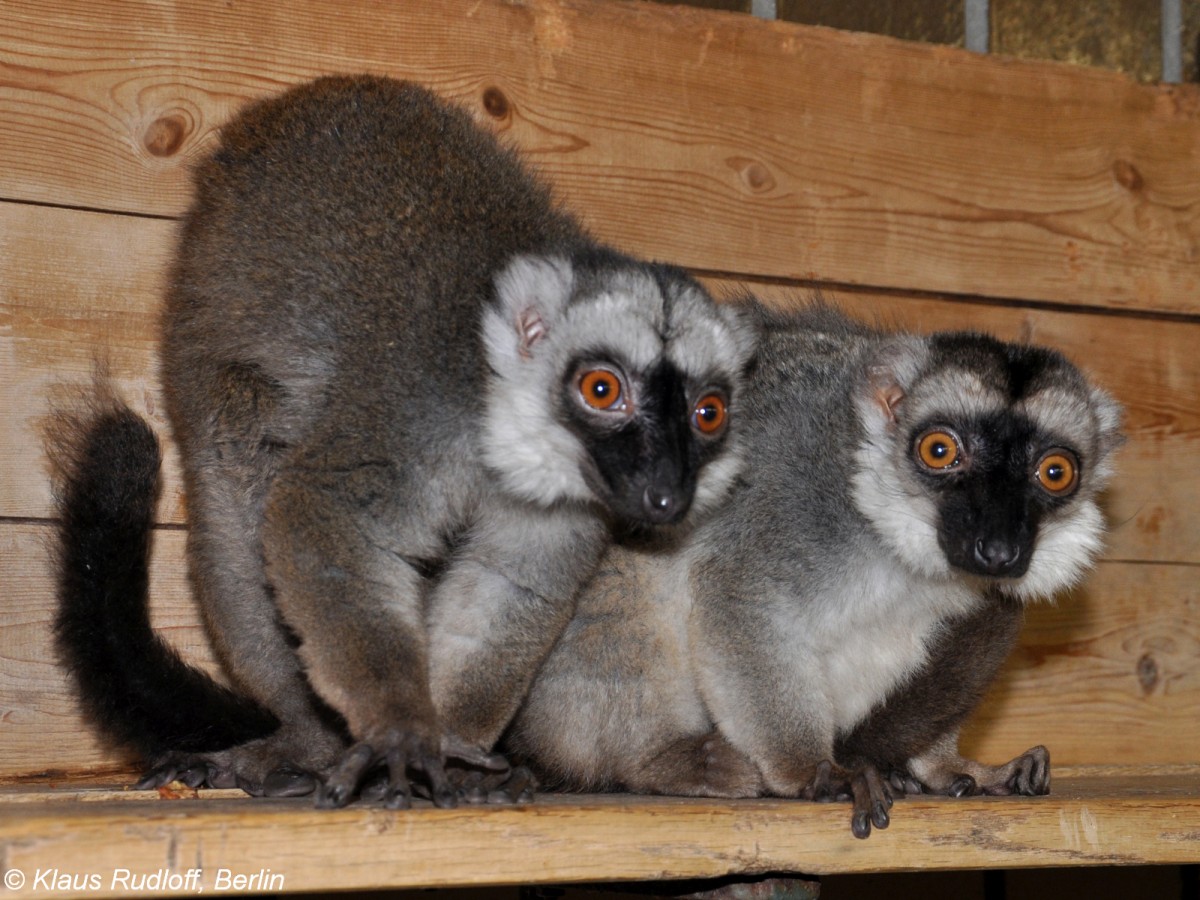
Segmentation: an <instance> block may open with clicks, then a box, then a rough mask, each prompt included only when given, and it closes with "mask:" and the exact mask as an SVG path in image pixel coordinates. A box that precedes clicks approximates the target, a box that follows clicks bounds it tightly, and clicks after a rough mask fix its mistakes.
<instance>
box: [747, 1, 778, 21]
mask: <svg viewBox="0 0 1200 900" xmlns="http://www.w3.org/2000/svg"><path fill="white" fill-rule="evenodd" d="M744 8H745V7H743V9H744ZM750 12H751V13H752V14H754V15H756V16H758V17H759V18H760V19H774V18H776V17H777V16H778V13H777V12H776V10H775V0H750Z"/></svg>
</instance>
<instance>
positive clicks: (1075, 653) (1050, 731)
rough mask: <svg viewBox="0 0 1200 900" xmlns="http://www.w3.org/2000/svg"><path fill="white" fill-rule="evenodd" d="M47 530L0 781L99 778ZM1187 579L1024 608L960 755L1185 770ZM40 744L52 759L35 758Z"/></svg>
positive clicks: (25, 611)
mask: <svg viewBox="0 0 1200 900" xmlns="http://www.w3.org/2000/svg"><path fill="white" fill-rule="evenodd" d="M49 531H50V528H49V526H46V525H34V524H4V523H0V596H4V597H5V598H6V602H5V603H4V604H3V605H2V606H0V698H2V699H0V704H2V705H3V706H4V707H5V710H4V711H3V712H0V721H4V722H5V731H4V754H3V756H0V775H9V776H11V775H20V774H25V773H29V772H36V771H40V770H42V769H45V768H54V769H57V770H62V771H66V772H71V771H81V770H86V769H90V768H109V767H111V766H113V765H114V764H116V763H118V762H120V761H121V760H120V757H119V756H115V755H113V754H111V753H106V752H104V751H103V749H102V748H100V747H99V746H98V745H97V744H96V743H95V741H94V740H92V739H91V737H90V735H91V732H90V730H89V729H88V727H87V726H86V725H85V724H84V723H83V722H82V721H81V720H80V718H79V714H78V711H77V709H76V705H75V702H74V699H73V696H72V693H71V689H70V688H69V687H68V685H67V682H66V677H65V674H64V672H63V671H62V670H61V669H60V668H59V667H58V666H56V665H55V664H54V654H53V651H52V647H51V642H50V633H51V624H50V620H51V611H52V609H53V607H54V595H53V583H52V581H51V579H50V575H49V572H48V570H47V567H46V565H45V563H44V559H45V547H46V542H47V540H48V539H49ZM183 540H184V535H183V532H182V531H180V530H160V531H159V532H158V533H157V535H156V544H155V550H154V567H153V571H152V586H151V594H152V597H153V611H154V620H155V622H156V625H157V626H158V627H159V628H160V629H161V630H162V632H163V634H164V636H165V637H167V639H168V640H170V641H171V642H172V643H173V644H176V645H177V646H179V647H180V648H181V650H182V651H184V652H185V654H186V655H187V656H188V657H189V658H195V659H197V660H198V661H200V662H201V663H202V664H203V665H205V667H207V668H209V669H210V670H211V667H212V658H211V655H210V653H209V651H208V648H207V643H206V640H205V637H204V634H203V631H202V629H201V627H200V625H199V622H198V619H197V616H196V611H195V609H194V607H193V604H192V602H191V599H190V595H189V594H188V589H187V580H186V578H185V577H184V574H183V572H184V562H183ZM1195 571H1196V570H1195V568H1194V567H1192V566H1167V565H1149V564H1144V565H1142V564H1130V563H1103V564H1101V566H1100V567H1099V569H1098V571H1097V572H1096V573H1095V574H1094V575H1093V577H1092V578H1091V579H1090V580H1089V581H1088V582H1087V585H1086V587H1085V588H1084V589H1082V590H1080V591H1078V592H1076V593H1075V594H1074V595H1072V596H1071V597H1069V598H1066V599H1064V600H1062V601H1061V602H1060V603H1059V604H1058V605H1056V606H1049V605H1040V606H1037V607H1034V608H1033V609H1031V611H1030V614H1029V617H1028V622H1027V624H1026V627H1025V630H1024V632H1023V634H1022V638H1021V643H1020V647H1019V649H1018V650H1017V652H1016V654H1015V655H1014V656H1013V658H1012V660H1011V661H1010V663H1009V665H1008V666H1007V668H1006V669H1005V670H1004V673H1003V676H1002V678H1001V679H1000V680H999V682H998V683H997V684H996V686H995V688H994V689H993V691H992V692H991V694H990V695H989V698H988V700H987V702H986V704H985V706H984V708H983V709H982V710H981V712H980V713H979V714H978V715H977V716H976V718H975V720H974V721H973V722H972V723H971V725H970V727H969V728H968V731H967V734H966V738H965V740H964V749H965V750H966V751H967V752H969V753H970V754H971V755H973V756H975V757H977V758H979V759H981V760H983V761H985V762H991V763H1000V762H1004V761H1006V760H1008V759H1009V758H1011V757H1013V756H1016V755H1017V754H1019V753H1021V752H1023V751H1025V750H1026V749H1028V748H1029V747H1031V746H1033V745H1035V744H1046V745H1047V746H1048V747H1049V748H1050V751H1051V756H1052V759H1053V760H1054V762H1055V763H1056V764H1057V763H1064V764H1080V763H1084V764H1099V763H1122V764H1132V763H1137V764H1143V763H1190V762H1194V761H1195V759H1196V746H1197V744H1198V743H1200V672H1198V671H1197V666H1196V660H1197V659H1200V619H1198V618H1197V617H1196V615H1195V609H1196V608H1197V606H1198V605H1200V588H1198V587H1197V586H1196V579H1195ZM51 746H52V747H54V748H55V750H54V752H53V754H50V753H48V752H47V748H48V747H51Z"/></svg>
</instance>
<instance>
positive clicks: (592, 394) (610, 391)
mask: <svg viewBox="0 0 1200 900" xmlns="http://www.w3.org/2000/svg"><path fill="white" fill-rule="evenodd" d="M579 396H581V397H582V398H583V402H584V403H586V404H587V405H588V406H590V407H591V408H592V409H612V408H613V407H614V406H615V405H616V403H617V401H618V400H620V399H621V379H620V378H618V377H617V375H616V373H615V372H610V371H609V370H608V369H592V370H590V371H587V372H584V373H583V375H581V376H580V378H579Z"/></svg>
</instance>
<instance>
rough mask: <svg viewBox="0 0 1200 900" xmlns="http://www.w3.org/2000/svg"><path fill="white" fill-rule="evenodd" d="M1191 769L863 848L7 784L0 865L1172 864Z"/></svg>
mask: <svg viewBox="0 0 1200 900" xmlns="http://www.w3.org/2000/svg"><path fill="white" fill-rule="evenodd" d="M1198 774H1200V772H1198V771H1197V770H1196V769H1194V768H1191V769H1187V770H1174V771H1171V770H1168V771H1166V772H1158V771H1156V770H1153V769H1151V770H1137V769H1128V770H1124V771H1122V772H1120V773H1118V774H1097V775H1090V774H1087V773H1086V772H1080V773H1079V774H1076V775H1075V776H1074V777H1063V778H1059V779H1057V780H1056V782H1055V785H1054V791H1053V794H1052V795H1051V796H1049V797H1034V798H1015V797H980V798H970V799H965V800H951V799H949V798H934V797H918V798H908V799H904V800H901V801H898V802H897V804H896V806H895V807H893V809H892V824H891V825H890V827H889V828H888V829H887V830H886V831H876V832H875V833H873V834H872V836H871V837H870V838H869V839H868V840H865V841H860V840H856V839H855V838H854V837H852V836H851V834H850V829H849V827H848V822H849V806H848V805H846V804H814V803H804V802H797V801H774V800H771V801H736V802H729V801H725V802H713V801H707V800H683V799H677V798H665V797H630V796H622V795H616V796H581V797H551V796H546V797H542V798H540V799H539V800H538V801H536V802H534V803H532V804H530V805H528V806H522V807H515V808H514V807H507V808H505V807H494V808H486V809H470V808H466V809H457V810H436V809H432V808H429V807H427V806H422V807H420V808H416V809H412V810H408V811H402V812H388V811H386V810H382V809H379V808H376V807H370V806H351V807H349V808H347V809H343V810H336V811H316V810H313V809H312V807H311V801H308V800H304V799H299V800H292V801H268V800H251V799H248V798H244V797H237V796H231V795H230V792H222V791H216V792H201V798H200V799H174V800H163V799H159V798H158V795H157V794H153V793H145V792H139V793H137V794H133V795H130V794H120V795H113V794H112V793H106V792H89V793H93V799H92V800H91V802H79V801H80V800H81V799H83V800H86V799H87V793H84V794H82V795H81V794H80V792H77V791H65V792H64V793H63V797H64V800H63V802H57V801H55V800H54V799H53V796H52V795H50V796H47V793H46V792H44V791H36V792H34V793H33V794H32V795H31V794H30V793H29V792H28V791H26V790H20V789H18V790H12V789H9V790H3V791H0V858H2V859H4V861H5V864H6V866H7V868H8V870H9V871H12V870H16V871H18V872H20V873H21V875H22V876H23V877H24V879H25V881H24V887H23V889H22V890H21V892H20V894H19V896H21V897H28V898H41V897H61V896H64V892H63V890H62V889H61V888H58V887H55V886H54V882H53V878H54V875H55V874H57V877H59V878H62V877H63V876H64V875H66V876H71V875H78V876H96V879H97V884H96V887H95V889H89V890H87V892H86V893H87V896H92V897H115V896H119V895H122V894H123V893H128V887H127V885H129V884H130V883H132V882H131V880H130V879H132V878H133V877H134V876H138V877H145V876H153V875H156V874H157V873H164V874H158V876H157V877H160V878H164V877H166V875H168V874H172V873H173V874H174V875H176V876H177V877H179V878H182V877H185V876H186V873H188V872H189V871H190V870H193V869H199V870H201V871H200V873H199V874H198V875H197V876H195V877H196V879H197V881H198V882H199V884H200V885H202V886H203V887H204V888H205V889H206V890H213V889H216V888H218V887H219V886H220V882H218V880H217V879H218V878H220V877H224V878H225V879H226V883H227V884H228V883H229V881H231V879H232V878H233V877H234V876H238V875H240V876H243V877H245V878H250V877H252V876H256V875H257V876H259V877H260V880H259V882H258V884H257V885H252V886H257V887H259V889H260V890H261V889H262V888H264V887H265V888H266V889H267V890H269V891H271V892H272V893H278V892H281V891H283V890H286V891H288V892H298V891H316V890H354V889H368V888H377V887H385V886H386V887H392V888H405V887H411V888H418V887H450V886H470V885H481V884H493V885H495V884H555V883H558V884H565V883H579V882H595V881H628V880H648V879H653V880H668V879H685V878H711V877H719V876H723V875H731V874H737V875H758V874H762V873H767V872H777V873H786V872H803V873H808V874H812V875H826V874H833V873H850V872H876V871H883V870H888V871H912V870H923V871H930V870H939V869H977V868H1014V867H1027V866H1063V865H1088V864H1090V865H1101V864H1104V865H1127V864H1150V863H1154V864H1157V863H1185V862H1193V861H1195V860H1196V859H1197V858H1198V855H1200V837H1198V835H1200V791H1198V790H1197V784H1198V783H1200V782H1198V780H1197V775H1198ZM209 795H213V796H211V797H210V796H209ZM31 800H32V801H33V802H30V801H31ZM125 872H128V873H129V874H128V875H125ZM39 875H40V876H41V881H40V883H35V881H34V880H35V878H37V877H38V876H39ZM268 876H277V879H276V880H275V881H274V882H269V881H265V879H266V878H267V877H268ZM114 877H117V878H125V879H126V880H125V881H124V882H118V883H117V884H116V885H114V884H113V879H114ZM185 892H188V891H187V889H186V887H180V888H178V889H177V890H176V891H175V893H185ZM67 893H70V892H69V891H68V892H67ZM77 893H79V894H81V895H82V893H83V892H82V891H77ZM14 895H16V894H15V892H14Z"/></svg>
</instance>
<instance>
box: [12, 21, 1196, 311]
mask: <svg viewBox="0 0 1200 900" xmlns="http://www.w3.org/2000/svg"><path fill="white" fill-rule="evenodd" d="M327 20H328V6H327V4H326V3H325V2H324V0H296V2H293V3H289V4H287V5H286V6H285V5H282V4H211V3H207V2H204V0H112V2H108V3H105V4H104V6H103V7H102V8H101V7H98V6H96V5H95V4H94V3H91V2H90V0H52V2H47V0H9V2H6V3H5V4H3V6H2V7H0V36H2V37H0V65H2V67H3V78H4V87H3V90H0V119H2V120H3V121H4V122H5V123H6V125H5V128H4V129H3V131H0V197H4V198H9V199H21V200H29V201H36V202H39V203H50V204H62V205H73V206H81V207H89V208H103V209H112V210H125V211H135V212H141V213H153V214H160V215H173V214H176V213H178V212H179V211H180V210H181V209H182V208H183V206H184V204H185V202H186V193H187V191H186V185H185V178H184V170H185V167H186V164H187V163H188V162H190V161H191V160H194V159H195V158H196V156H197V154H198V153H200V152H202V151H203V150H204V148H205V147H206V146H207V145H208V144H209V142H210V140H211V135H212V130H213V128H214V127H215V126H216V125H218V124H219V123H220V122H221V121H223V120H224V119H226V118H227V117H228V116H229V115H230V114H231V113H232V111H233V110H234V109H235V108H236V107H237V106H238V105H239V104H240V103H242V102H243V101H245V100H247V99H249V98H251V97H255V96H260V95H263V94H266V93H270V92H273V91H277V90H279V89H280V88H282V87H283V86H285V85H287V84H291V83H294V82H297V81H300V80H303V79H305V78H308V77H311V76H314V75H318V74H321V73H328V72H344V71H372V72H385V73H390V74H392V75H396V76H401V77H408V78H414V79H417V80H420V81H422V82H425V83H428V84H430V85H431V86H433V87H435V88H436V89H437V90H439V91H440V92H442V93H443V94H445V95H447V96H449V97H453V98H456V99H458V100H461V101H463V102H465V103H466V104H467V105H468V106H470V107H471V108H472V109H474V110H475V111H476V112H477V114H478V115H479V117H480V119H481V120H482V121H488V122H489V123H490V124H491V125H492V126H493V127H495V128H497V129H499V130H501V131H503V132H505V134H506V135H507V136H508V137H509V138H511V139H512V140H514V141H515V142H516V143H517V144H519V145H520V146H521V147H522V148H524V149H525V150H526V151H527V152H528V153H529V155H530V158H531V159H532V160H533V161H534V162H535V163H536V164H537V165H538V166H539V167H540V168H541V169H542V170H543V171H544V172H545V173H546V175H547V176H548V177H549V178H550V179H551V180H552V181H553V182H554V183H555V184H556V185H557V186H558V188H559V190H560V192H561V195H562V196H563V197H564V198H565V199H566V200H567V201H568V202H569V203H571V204H572V205H573V206H574V207H576V208H577V209H579V210H580V211H582V212H583V214H584V216H585V218H586V219H587V220H588V221H589V222H590V223H591V224H592V225H593V226H594V227H595V229H596V231H597V232H598V233H599V234H600V235H602V236H603V237H605V238H607V239H609V240H612V241H614V242H616V243H618V244H620V245H623V246H625V247H628V248H634V249H636V250H638V251H640V252H642V253H644V254H646V255H652V256H659V257H663V258H667V259H672V260H674V261H676V262H680V263H683V264H686V265H689V266H692V267H696V268H700V269H706V270H710V271H721V272H728V273H737V274H741V275H769V276H776V277H790V278H807V279H821V280H829V281H834V282H841V283H846V284H858V285H872V286H880V287H894V288H908V289H917V290H935V291H944V292H951V293H959V294H968V295H986V296H991V297H1020V298H1026V299H1042V300H1053V301H1056V302H1061V303H1070V304H1085V305H1102V306H1112V307H1119V308H1138V309H1155V310H1169V311H1174V312H1192V313H1194V312H1196V311H1198V310H1200V270H1197V268H1196V266H1195V263H1194V259H1195V252H1196V244H1197V240H1198V238H1200V180H1198V179H1197V178H1196V177H1195V160H1196V159H1197V158H1198V156H1200V102H1198V98H1200V91H1198V89H1197V88H1195V87H1194V86H1174V87H1151V86H1139V85H1136V84H1134V83H1132V82H1131V81H1130V80H1128V79H1127V78H1125V77H1123V76H1120V75H1117V74H1114V73H1109V72H1103V71H1099V70H1095V69H1087V68H1084V67H1070V66H1064V65H1058V64H1052V63H1039V62H1017V61H1014V60H1011V59H1004V58H997V57H988V56H979V55H975V54H970V53H966V52H964V51H961V50H957V49H954V48H947V47H937V46H924V45H917V44H908V43H904V42H900V41H896V40H892V39H889V38H883V37H878V36H871V35H863V34H850V33H843V32H836V31H832V30H829V29H820V28H809V27H803V26H798V25H792V24H787V23H768V22H762V21H759V20H756V19H754V18H753V17H751V16H745V15H735V14H727V13H720V12H710V11H700V10H684V9H678V8H670V7H666V6H660V5H657V4H634V3H617V2H610V0H536V2H533V0H531V2H523V3H505V2H500V0H445V2H442V3H436V4H434V3H415V2H413V3H398V4H383V5H381V4H378V3H375V2H371V0H347V2H343V3H339V4H338V23H337V24H338V27H337V28H336V29H331V28H328V27H327ZM489 110H490V112H489Z"/></svg>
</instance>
